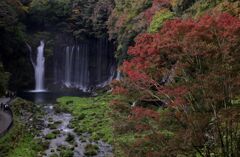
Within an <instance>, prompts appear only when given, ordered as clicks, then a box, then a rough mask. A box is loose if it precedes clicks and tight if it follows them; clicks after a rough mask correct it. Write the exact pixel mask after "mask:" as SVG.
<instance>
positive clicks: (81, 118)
mask: <svg viewBox="0 0 240 157" xmlns="http://www.w3.org/2000/svg"><path fill="white" fill-rule="evenodd" d="M110 99H111V97H110V96H101V97H95V98H80V97H62V98H59V99H58V100H57V101H58V104H59V105H58V107H59V108H60V109H61V110H63V111H68V112H70V113H72V114H73V116H74V119H73V121H72V122H71V124H72V127H74V128H75V131H76V132H77V133H78V134H79V135H81V133H84V132H88V133H90V134H91V139H92V140H93V141H96V140H99V139H102V140H104V141H105V142H107V143H112V142H113V131H112V126H111V123H112V122H111V119H110V117H109V112H110V109H109V107H108V102H109V100H110Z"/></svg>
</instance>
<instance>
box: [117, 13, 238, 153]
mask: <svg viewBox="0 0 240 157" xmlns="http://www.w3.org/2000/svg"><path fill="white" fill-rule="evenodd" d="M239 44H240V19H239V18H237V17H233V16H231V15H229V14H226V13H222V14H217V15H214V16H210V15H204V16H202V17H201V18H200V19H198V20H193V19H184V20H183V19H174V20H170V21H167V22H166V23H165V24H164V25H163V27H162V29H161V30H160V31H159V32H158V33H155V34H148V33H145V34H141V35H139V36H138V37H137V38H136V40H135V45H134V46H133V47H130V48H129V50H128V54H129V55H130V56H131V58H130V59H129V60H127V61H125V62H124V63H123V65H122V67H121V70H122V72H123V74H124V76H125V77H124V78H123V79H122V80H121V81H120V82H119V84H117V86H115V87H117V89H118V88H120V87H122V88H125V89H127V90H128V93H127V94H126V93H125V94H124V93H123V94H122V96H125V97H126V99H125V100H124V99H122V100H120V101H122V102H123V101H125V102H126V101H127V102H128V105H131V104H133V102H142V101H147V102H152V101H159V100H161V101H163V102H164V103H165V104H166V105H167V106H168V107H169V108H170V109H171V110H173V113H174V114H173V115H174V116H172V118H173V119H177V121H178V122H179V125H181V126H182V129H180V130H178V131H176V132H175V136H174V137H173V138H172V139H171V140H169V139H167V138H165V137H163V135H162V134H159V136H157V135H156V132H157V131H156V130H155V131H153V135H154V137H155V138H159V139H160V140H162V141H164V142H162V141H160V142H159V141H156V140H155V139H154V138H148V140H146V139H144V140H139V141H137V142H136V143H135V145H134V150H135V151H134V150H131V152H128V154H130V156H131V155H132V156H134V154H137V153H139V154H137V155H138V156H148V155H153V156H154V154H158V155H159V156H161V155H162V154H164V153H169V152H171V154H172V155H171V156H176V154H181V153H183V154H184V152H191V151H192V150H194V149H196V150H197V151H200V152H201V151H202V152H203V154H211V152H213V153H214V154H216V156H218V155H219V154H218V153H219V150H220V149H221V150H223V153H225V154H227V153H226V150H225V149H228V148H226V146H225V147H224V146H222V145H221V140H222V139H221V138H223V137H224V136H226V137H229V136H230V135H229V134H228V132H225V130H227V129H229V130H231V131H232V132H234V127H235V125H236V124H239V121H236V119H233V118H232V117H230V119H231V120H230V122H229V120H228V119H226V117H224V116H223V114H222V110H223V109H227V108H231V106H233V105H234V104H233V102H234V101H233V100H235V99H236V98H237V97H238V96H239V95H240V90H239V89H240V73H239V71H240V62H239V60H240V53H239V52H240V46H239ZM139 104H141V103H139ZM116 105H117V104H116ZM119 105H120V103H119ZM120 106H121V105H120ZM126 106H127V105H126V103H125V107H126ZM121 109H122V108H121ZM224 111H225V110H224ZM121 112H123V110H121ZM121 112H119V113H121ZM231 113H235V112H233V111H232V110H231V111H228V115H231ZM125 114H126V112H125ZM127 114H128V120H127V121H124V123H125V124H126V123H131V124H132V123H133V121H134V122H135V126H134V127H132V128H131V129H132V130H133V131H138V132H141V131H144V130H150V129H152V124H151V123H144V121H143V119H144V118H149V119H152V120H159V119H160V118H159V115H158V113H157V112H156V111H154V110H152V109H150V108H148V106H147V105H145V106H144V107H133V108H131V107H129V108H128V112H127ZM218 114H219V116H218ZM213 119H214V120H213ZM225 123H226V124H227V125H226V124H225ZM228 123H231V125H230V124H228ZM232 123H234V125H232ZM159 126H162V124H161V125H160V124H159ZM226 126H227V127H228V128H227V129H226V128H224V127H226ZM165 127H167V126H165ZM159 128H160V127H159ZM223 134H224V136H222V135H223ZM211 138H214V141H213V140H212V139H211ZM229 139H231V138H230V137H229ZM227 140H228V138H227ZM223 141H226V139H224V140H223ZM209 142H210V143H213V144H212V145H210V146H208V147H205V146H206V145H207V144H208V143H209ZM232 142H233V143H234V142H236V141H234V140H233V141H232ZM169 145H171V147H170V146H169ZM226 145H228V144H226ZM236 146H237V145H234V148H233V149H232V148H231V149H232V150H231V151H232V153H233V154H234V153H237V152H238V151H237V150H238V149H237V147H236ZM142 147H144V148H149V150H147V149H146V150H143V149H141V148H142ZM153 147H156V148H154V150H153V151H152V150H151V149H152V148H153ZM151 151H152V152H154V153H153V154H152V153H150V152H151ZM179 151H182V152H179ZM191 153H193V154H194V153H195V155H196V152H194V151H193V152H191ZM164 155H166V154H164ZM164 155H163V156H164Z"/></svg>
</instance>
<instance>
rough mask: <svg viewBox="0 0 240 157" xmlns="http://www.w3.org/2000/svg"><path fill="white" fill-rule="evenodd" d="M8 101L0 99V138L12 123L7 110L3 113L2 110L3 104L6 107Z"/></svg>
mask: <svg viewBox="0 0 240 157" xmlns="http://www.w3.org/2000/svg"><path fill="white" fill-rule="evenodd" d="M10 101H11V99H10V98H0V136H1V135H2V134H4V133H5V132H6V131H7V130H8V129H9V127H10V126H11V124H12V121H13V118H12V115H11V114H10V112H9V110H7V111H5V110H4V108H3V106H4V105H5V104H7V105H8V104H9V102H10ZM1 104H2V105H1Z"/></svg>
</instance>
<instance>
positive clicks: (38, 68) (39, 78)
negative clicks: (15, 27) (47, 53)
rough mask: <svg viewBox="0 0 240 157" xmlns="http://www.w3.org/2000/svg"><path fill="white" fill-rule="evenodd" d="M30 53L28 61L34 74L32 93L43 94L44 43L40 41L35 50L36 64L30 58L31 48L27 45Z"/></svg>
mask: <svg viewBox="0 0 240 157" xmlns="http://www.w3.org/2000/svg"><path fill="white" fill-rule="evenodd" d="M27 46H28V48H29V51H30V54H31V55H30V60H31V62H32V65H33V68H34V72H35V90H33V91H34V92H43V91H45V89H44V71H45V67H44V64H45V58H44V46H45V44H44V41H40V45H39V46H38V48H37V57H36V63H35V62H34V60H33V58H32V48H31V47H30V46H29V45H28V44H27Z"/></svg>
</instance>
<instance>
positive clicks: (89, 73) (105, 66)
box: [54, 39, 116, 91]
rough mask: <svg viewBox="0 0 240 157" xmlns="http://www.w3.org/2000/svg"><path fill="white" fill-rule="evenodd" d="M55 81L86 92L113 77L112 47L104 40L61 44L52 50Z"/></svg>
mask: <svg viewBox="0 0 240 157" xmlns="http://www.w3.org/2000/svg"><path fill="white" fill-rule="evenodd" d="M54 56H55V57H54V75H55V79H54V80H55V84H56V85H61V86H62V87H63V86H64V87H67V88H77V89H81V90H82V91H90V90H92V89H94V88H96V87H104V86H106V85H107V84H109V82H111V80H112V79H113V78H114V76H115V72H116V62H115V58H114V49H113V46H112V44H111V43H110V42H109V41H108V40H107V39H91V40H84V41H79V42H71V43H64V42H63V43H61V44H59V45H57V47H56V48H55V51H54Z"/></svg>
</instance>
